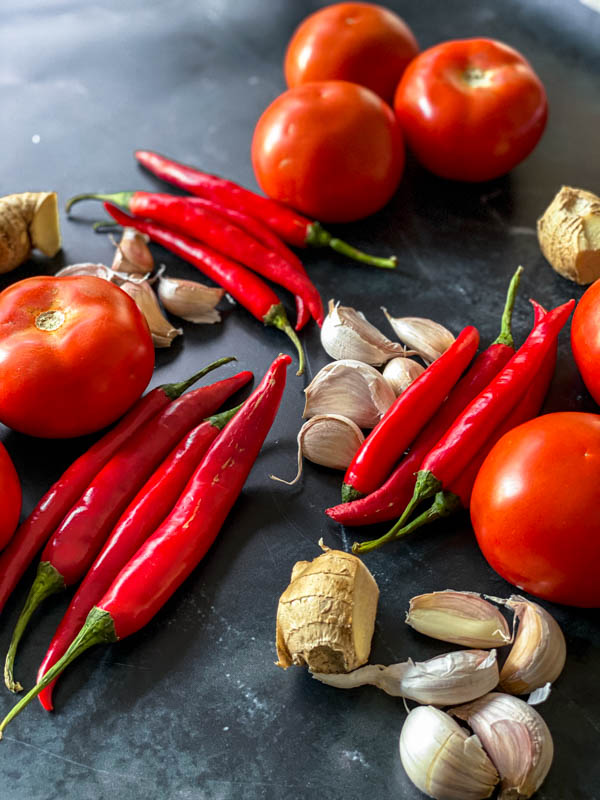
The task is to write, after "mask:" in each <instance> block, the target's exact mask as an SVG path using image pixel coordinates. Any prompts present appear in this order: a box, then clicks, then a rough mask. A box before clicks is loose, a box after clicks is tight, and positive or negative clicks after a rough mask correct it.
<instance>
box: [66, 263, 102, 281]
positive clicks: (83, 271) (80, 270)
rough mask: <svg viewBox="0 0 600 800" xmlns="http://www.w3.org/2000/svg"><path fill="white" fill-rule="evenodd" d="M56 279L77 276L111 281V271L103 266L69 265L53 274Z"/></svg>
mask: <svg viewBox="0 0 600 800" xmlns="http://www.w3.org/2000/svg"><path fill="white" fill-rule="evenodd" d="M55 275H56V277H57V278H68V277H71V278H72V277H76V276H78V275H88V276H91V277H92V278H102V279H103V280H105V281H112V279H113V276H112V273H111V270H110V269H109V268H108V267H106V266H105V265H104V264H69V266H68V267H63V268H62V269H59V270H58V272H57V273H55Z"/></svg>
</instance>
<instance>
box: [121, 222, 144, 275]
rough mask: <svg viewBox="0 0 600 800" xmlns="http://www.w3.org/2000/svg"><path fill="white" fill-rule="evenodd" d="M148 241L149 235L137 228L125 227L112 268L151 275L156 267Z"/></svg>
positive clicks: (135, 273) (128, 272) (129, 272)
mask: <svg viewBox="0 0 600 800" xmlns="http://www.w3.org/2000/svg"><path fill="white" fill-rule="evenodd" d="M148 241H149V240H148V237H147V236H145V235H144V234H143V233H140V232H139V231H138V230H136V229H135V228H123V235H122V236H121V241H120V242H119V243H118V244H117V249H116V251H115V257H114V259H113V263H112V266H111V269H113V270H114V271H115V272H124V273H127V274H132V275H149V274H150V273H151V272H152V271H153V269H154V258H153V257H152V253H151V252H150V248H149V247H148Z"/></svg>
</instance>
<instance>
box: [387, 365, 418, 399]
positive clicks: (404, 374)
mask: <svg viewBox="0 0 600 800" xmlns="http://www.w3.org/2000/svg"><path fill="white" fill-rule="evenodd" d="M422 372H425V367H424V366H423V365H422V364H419V362H418V361H413V359H412V358H392V360H391V361H388V363H387V364H386V365H385V368H384V370H383V377H384V378H385V380H386V381H387V382H388V383H389V385H390V386H391V387H392V389H393V390H394V394H395V395H396V396H398V395H399V394H402V392H403V391H404V390H405V389H408V387H409V386H410V385H411V383H412V382H413V381H414V380H416V379H417V378H418V377H419V375H420V374H421V373H422Z"/></svg>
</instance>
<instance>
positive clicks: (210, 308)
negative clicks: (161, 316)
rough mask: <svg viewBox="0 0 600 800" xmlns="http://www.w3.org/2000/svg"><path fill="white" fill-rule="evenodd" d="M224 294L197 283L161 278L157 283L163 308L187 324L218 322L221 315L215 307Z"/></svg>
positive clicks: (221, 290)
mask: <svg viewBox="0 0 600 800" xmlns="http://www.w3.org/2000/svg"><path fill="white" fill-rule="evenodd" d="M224 294H225V289H220V288H216V287H213V286H205V285H204V284H203V283H198V281H189V280H183V279H179V278H166V277H162V276H161V278H160V279H159V281H158V296H159V298H160V301H161V303H162V304H163V306H164V307H165V308H166V309H167V311H170V312H171V314H175V316H177V317H181V319H185V320H186V321H187V322H196V323H213V322H220V321H221V314H220V313H219V312H218V311H217V310H216V308H215V306H216V305H217V303H218V302H219V301H220V300H221V299H222V298H223V295H224Z"/></svg>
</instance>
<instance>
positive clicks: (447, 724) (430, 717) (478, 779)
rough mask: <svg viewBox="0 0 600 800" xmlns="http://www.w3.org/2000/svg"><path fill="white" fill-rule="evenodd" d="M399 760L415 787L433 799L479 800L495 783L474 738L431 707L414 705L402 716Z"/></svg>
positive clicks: (496, 781) (484, 754)
mask: <svg viewBox="0 0 600 800" xmlns="http://www.w3.org/2000/svg"><path fill="white" fill-rule="evenodd" d="M400 759H401V761H402V766H403V767H404V769H405V770H406V774H407V775H408V777H409V778H410V779H411V781H412V782H413V783H414V784H415V786H416V787H417V788H418V789H420V790H421V791H422V792H425V794H427V795H429V797H433V798H436V800H480V798H485V797H489V796H490V795H491V794H492V792H493V791H494V787H495V785H496V784H497V783H498V773H497V772H496V770H495V768H494V765H493V764H492V762H491V761H490V759H489V758H488V756H487V755H486V753H485V751H484V749H483V748H482V746H481V743H480V741H479V739H478V738H477V736H470V735H469V733H468V731H466V730H465V729H464V728H463V727H461V726H460V725H459V724H458V723H457V722H456V720H453V719H452V717H450V716H449V715H448V714H446V713H444V712H443V711H440V710H439V709H438V708H433V706H418V707H417V708H414V709H413V710H412V711H411V712H410V714H409V715H408V716H407V717H406V720H405V722H404V725H403V726H402V732H401V734H400Z"/></svg>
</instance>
